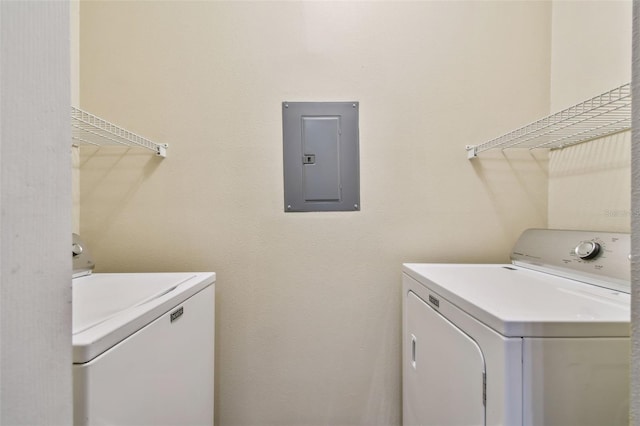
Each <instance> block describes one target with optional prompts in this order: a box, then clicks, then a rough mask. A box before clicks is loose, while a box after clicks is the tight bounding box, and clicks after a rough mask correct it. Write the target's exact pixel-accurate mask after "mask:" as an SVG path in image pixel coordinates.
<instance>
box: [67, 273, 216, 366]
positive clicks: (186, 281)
mask: <svg viewBox="0 0 640 426" xmlns="http://www.w3.org/2000/svg"><path fill="white" fill-rule="evenodd" d="M215 279H216V275H215V273H213V272H199V273H198V272H185V273H183V272H179V273H162V272H159V273H129V274H91V275H88V276H83V277H80V278H75V279H73V280H72V282H73V284H72V287H73V317H72V319H73V332H72V333H73V362H74V363H85V362H88V361H90V360H91V359H93V358H95V357H96V356H98V355H100V354H101V353H102V352H104V351H105V350H107V349H109V348H110V347H112V346H114V345H115V344H117V343H118V342H120V341H122V340H124V339H125V338H126V337H128V336H130V335H131V334H133V333H135V332H136V331H138V330H139V329H141V328H142V327H144V326H145V325H147V324H149V323H150V322H152V321H153V320H155V319H156V318H158V317H159V316H161V315H163V314H164V313H166V312H167V311H169V310H171V308H173V307H175V306H176V305H177V304H179V303H181V302H183V301H185V300H186V299H188V298H189V297H191V296H193V295H194V294H196V293H197V292H199V291H200V290H202V289H203V288H205V287H207V286H209V285H211V284H212V283H214V282H215Z"/></svg>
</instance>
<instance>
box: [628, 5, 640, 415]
mask: <svg viewBox="0 0 640 426" xmlns="http://www.w3.org/2000/svg"><path fill="white" fill-rule="evenodd" d="M633 81H634V83H633V106H632V109H633V144H632V170H633V174H632V178H631V206H632V211H633V212H639V211H640V131H638V129H640V84H639V82H640V8H639V7H638V6H637V3H636V4H635V5H634V7H633ZM631 253H632V258H631V333H632V347H631V399H630V401H631V424H632V425H633V426H640V259H639V258H638V253H640V215H638V213H635V214H634V215H632V217H631Z"/></svg>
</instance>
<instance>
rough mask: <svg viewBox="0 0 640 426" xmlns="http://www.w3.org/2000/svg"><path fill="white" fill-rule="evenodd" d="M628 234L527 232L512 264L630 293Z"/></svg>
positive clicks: (537, 230)
mask: <svg viewBox="0 0 640 426" xmlns="http://www.w3.org/2000/svg"><path fill="white" fill-rule="evenodd" d="M630 251H631V239H630V235H629V234H627V233H619V232H601V231H574V230H558V229H528V230H526V231H525V232H523V233H522V235H521V236H520V238H519V239H518V241H517V242H516V244H515V246H514V248H513V251H512V252H511V261H512V263H513V264H516V265H519V266H523V267H527V268H531V269H536V270H541V271H544V272H549V273H552V274H554V275H560V276H563V277H566V278H571V279H577V280H579V281H583V282H587V283H590V284H594V285H598V286H602V287H607V288H611V289H615V290H620V291H624V292H626V293H629V292H630V280H631V271H630V262H629V258H630Z"/></svg>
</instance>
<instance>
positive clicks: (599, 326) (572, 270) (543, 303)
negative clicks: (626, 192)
mask: <svg viewBox="0 0 640 426" xmlns="http://www.w3.org/2000/svg"><path fill="white" fill-rule="evenodd" d="M629 250H630V240H629V234H620V233H605V232H589V231H564V230H541V229H535V230H527V231H525V232H524V233H523V234H522V236H521V237H520V239H519V240H518V242H517V243H516V244H515V246H514V250H513V253H512V256H511V257H512V264H504V265H501V264H419V263H407V264H404V265H403V272H404V273H405V274H407V275H408V276H410V277H412V278H413V279H415V280H416V281H418V282H419V283H420V284H422V285H423V286H424V287H426V288H427V290H428V291H429V292H433V293H435V294H434V295H433V296H434V297H435V298H438V297H440V298H444V299H446V300H447V301H449V302H450V303H451V304H453V305H455V306H456V307H458V308H460V309H461V310H463V311H465V312H466V313H468V314H469V315H471V316H472V317H474V318H475V319H477V320H478V321H481V322H482V323H484V324H485V325H487V326H489V327H490V328H492V329H493V330H495V331H497V332H498V333H500V334H502V335H504V336H508V337H518V336H521V337H584V336H591V337H604V336H624V337H627V336H629V334H630V324H629V323H630V302H631V300H630V299H631V298H630V295H629V289H630V284H629V277H630V267H629Z"/></svg>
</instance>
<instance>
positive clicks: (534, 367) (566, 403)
mask: <svg viewBox="0 0 640 426" xmlns="http://www.w3.org/2000/svg"><path fill="white" fill-rule="evenodd" d="M629 351H630V343H629V339H628V338H566V339H555V338H554V339H525V341H524V360H523V374H524V381H525V386H524V393H523V398H524V402H523V403H524V422H523V423H524V425H525V426H533V425H545V426H602V425H608V426H615V425H628V424H629Z"/></svg>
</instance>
